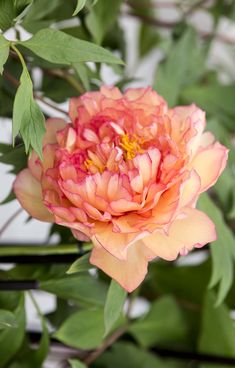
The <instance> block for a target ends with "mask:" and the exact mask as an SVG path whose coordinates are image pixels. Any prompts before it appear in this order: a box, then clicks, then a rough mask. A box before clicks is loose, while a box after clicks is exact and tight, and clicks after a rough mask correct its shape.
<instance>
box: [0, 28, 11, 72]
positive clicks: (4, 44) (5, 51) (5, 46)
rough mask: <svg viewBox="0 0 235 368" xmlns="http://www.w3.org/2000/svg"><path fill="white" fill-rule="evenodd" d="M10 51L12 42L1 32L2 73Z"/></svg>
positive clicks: (0, 60) (0, 68)
mask: <svg viewBox="0 0 235 368" xmlns="http://www.w3.org/2000/svg"><path fill="white" fill-rule="evenodd" d="M9 51H10V42H9V41H7V40H6V39H5V38H4V37H3V36H2V35H1V34H0V74H2V72H3V65H4V64H5V62H6V61H7V59H8V55H9Z"/></svg>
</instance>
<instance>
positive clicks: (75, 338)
mask: <svg viewBox="0 0 235 368" xmlns="http://www.w3.org/2000/svg"><path fill="white" fill-rule="evenodd" d="M103 334H104V321H103V309H92V310H82V311H79V312H76V313H74V314H72V315H71V316H70V317H69V318H68V319H67V320H66V321H65V322H64V323H63V324H62V326H61V327H60V328H59V330H58V331H56V333H55V334H54V336H55V337H56V338H57V339H58V340H59V341H62V342H63V343H64V344H66V345H69V346H72V347H74V348H77V349H95V348H96V347H98V346H99V345H100V344H101V343H102V337H103Z"/></svg>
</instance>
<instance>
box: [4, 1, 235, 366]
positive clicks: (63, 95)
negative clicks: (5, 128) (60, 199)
mask: <svg viewBox="0 0 235 368" xmlns="http://www.w3.org/2000/svg"><path fill="white" fill-rule="evenodd" d="M123 19H125V21H126V22H127V21H128V20H130V21H131V20H133V19H135V20H136V22H137V23H138V35H137V37H136V48H137V52H138V57H137V59H136V68H137V67H138V65H139V64H140V63H141V62H143V61H144V60H145V59H146V58H151V55H152V54H153V53H154V52H156V51H157V52H158V53H159V58H158V60H160V62H159V63H157V62H156V68H155V69H156V70H155V75H154V80H153V88H154V89H156V90H157V91H158V93H160V94H162V95H163V96H164V97H165V98H166V100H167V101H168V103H169V105H170V106H174V105H179V104H190V103H192V102H195V103H196V104H197V105H198V106H200V107H201V108H203V109H204V110H205V111H206V113H207V127H208V130H210V131H212V132H213V133H214V135H215V136H216V138H217V139H218V140H219V141H220V142H222V143H223V144H225V145H226V146H227V147H229V149H230V154H229V162H228V166H227V168H226V170H225V171H224V173H223V175H222V176H221V178H220V179H219V181H218V183H217V184H216V185H215V187H214V188H213V189H212V190H211V191H210V193H209V194H205V195H203V196H202V198H201V199H200V201H199V207H200V208H201V209H202V210H203V211H205V212H206V213H207V214H208V215H209V216H210V217H211V218H212V220H213V221H214V222H215V224H216V228H217V232H218V239H217V241H216V242H214V243H213V244H211V245H208V246H207V247H204V248H203V249H202V250H200V251H198V250H195V251H194V252H193V253H191V254H190V255H189V256H187V257H185V258H184V259H180V260H178V261H176V262H171V263H168V262H164V261H156V262H152V263H151V264H150V267H149V273H148V276H147V278H146V280H145V282H144V283H143V284H142V285H141V287H140V288H139V289H138V290H137V291H136V292H134V293H133V294H131V295H129V296H126V294H125V293H124V291H123V290H122V289H120V287H119V286H118V285H117V284H116V283H115V282H111V283H110V280H109V279H108V278H107V277H106V276H105V275H104V274H102V273H101V272H100V271H99V272H91V270H90V268H91V266H90V265H89V263H88V255H87V254H85V255H84V256H83V257H82V258H79V259H78V260H77V261H75V263H74V264H73V265H72V266H71V264H70V263H71V262H70V263H69V262H68V263H66V262H65V263H64V264H51V265H43V264H42V265H15V266H13V267H12V268H10V269H9V270H4V269H2V270H0V281H4V280H8V281H9V280H18V281H20V280H31V279H35V280H37V288H38V289H39V290H42V291H46V292H49V293H52V294H54V295H55V296H56V298H57V308H56V310H55V311H54V312H53V313H50V314H48V315H42V314H41V312H40V310H39V308H38V305H37V302H36V301H35V299H34V294H33V293H32V292H31V291H27V292H22V291H1V292H0V367H3V368H4V367H9V368H19V367H21V368H28V367H29V368H30V367H34V368H37V367H38V368H39V367H44V366H45V367H46V365H45V360H46V357H47V356H48V353H49V352H50V351H53V349H55V347H57V349H58V346H59V347H60V348H59V349H61V351H62V353H61V367H66V366H71V367H72V368H82V367H83V368H84V367H86V366H92V367H94V368H95V367H97V368H106V367H109V368H110V367H112V368H119V367H120V366H122V367H123V368H127V367H128V368H129V367H135V368H152V367H153V368H154V367H159V368H184V367H192V368H194V367H195V368H196V367H198V368H204V367H209V368H215V367H219V368H224V367H226V366H228V365H227V363H228V361H227V363H226V358H234V359H235V328H234V312H233V311H234V310H235V282H234V260H235V238H234V231H235V172H234V168H235V151H234V134H235V69H234V60H235V48H234V46H235V32H234V33H233V35H232V33H231V34H230V33H226V34H225V33H223V32H221V31H220V30H221V23H222V22H224V21H226V22H227V23H228V24H229V25H230V26H233V27H234V26H235V24H234V22H235V2H234V1H233V0H230V1H229V0H227V1H226V0H224V1H222V0H209V1H206V0H204V1H200V0H195V1H190V0H164V1H161V0H126V1H124V0H115V1H110V0H93V1H92V0H77V1H76V0H67V1H64V0H53V1H48V0H0V29H1V31H2V33H1V34H0V71H2V70H3V67H4V71H3V73H2V75H0V116H1V117H4V118H12V115H13V132H14V136H15V146H14V148H13V147H12V145H11V144H6V143H1V144H0V152H1V156H0V162H1V163H4V164H7V165H10V166H9V171H10V172H12V173H14V174H17V173H18V172H19V171H20V170H21V169H22V168H23V167H25V166H26V160H27V155H26V153H25V148H26V152H27V153H29V152H30V151H31V149H32V148H34V149H36V150H37V152H39V154H40V151H41V143H40V139H39V140H38V138H40V137H42V136H43V134H44V116H43V114H42V112H41V109H42V110H43V112H44V115H45V118H47V117H48V116H49V115H50V114H49V113H48V112H45V111H44V110H45V109H43V107H44V108H45V106H46V107H48V106H49V107H50V108H52V109H54V110H55V111H57V112H58V114H60V115H61V114H62V115H63V116H64V115H66V111H64V108H63V107H62V106H63V103H64V102H66V101H67V100H68V98H69V97H71V96H78V95H80V94H82V93H84V92H85V91H88V90H96V89H98V88H99V86H100V85H101V84H102V83H104V81H105V78H104V74H105V73H104V72H103V66H104V64H106V65H108V67H107V66H106V68H108V69H105V70H106V71H107V70H109V73H110V70H111V72H112V75H114V76H115V81H116V84H117V85H118V86H119V87H120V88H126V87H128V86H130V85H133V83H134V84H135V85H138V83H141V85H144V84H145V79H146V75H142V77H141V78H140V77H139V75H138V76H137V75H136V74H135V70H134V68H132V69H131V70H130V69H128V57H130V52H131V51H130V50H129V49H128V47H127V37H128V35H127V34H126V28H125V27H123V24H124V23H123ZM204 19H206V21H205V22H204ZM204 23H205V24H204ZM207 23H209V25H210V27H209V28H208V27H207V26H205V25H206V24H207ZM204 26H205V27H204ZM12 28H13V30H14V34H15V40H16V41H15V42H14V43H11V44H10V42H9V41H8V40H7V35H8V32H9V29H12ZM22 30H24V31H26V32H27V34H28V35H29V36H30V35H32V36H33V38H32V40H34V39H36V40H37V42H34V41H32V40H31V41H29V42H28V43H27V41H26V42H25V41H22V40H21V35H22ZM59 31H60V32H59ZM61 32H63V33H61ZM24 34H25V33H24ZM34 37H35V38H34ZM79 40H82V41H86V42H89V43H83V42H80V41H79ZM218 42H219V43H220V45H222V46H220V47H221V48H220V50H221V52H223V50H226V53H228V54H229V56H230V62H231V64H230V66H229V65H225V64H223V63H222V62H221V60H220V59H219V58H218V60H216V63H211V54H212V53H213V50H214V48H215V46H216V44H217V43H218ZM72 44H73V45H74V48H75V51H74V54H73V55H71V50H70V45H72ZM129 46H130V45H129ZM97 52H98V54H99V57H98V58H97ZM22 57H23V62H22V60H21V59H22ZM121 60H123V61H124V63H122V62H121ZM87 62H89V63H87ZM231 65H232V66H231ZM22 67H23V73H22ZM19 80H21V87H20V88H21V90H20V89H18V91H17V87H18V86H19ZM16 91H17V94H16ZM25 96H26V97H27V99H26V100H27V101H26V100H25V98H26V97H25ZM22 101H26V102H27V103H22ZM28 101H30V104H31V105H30V106H27V104H28ZM38 103H39V104H40V107H39V105H38ZM61 104H62V105H61ZM13 106H14V109H13ZM13 110H14V112H13ZM32 110H33V114H34V115H33V117H35V116H37V119H36V121H37V124H36V125H35V127H34V128H35V130H36V132H37V136H36V140H35V139H34V138H33V137H32V132H31V131H30V126H31V125H30V124H29V122H30V121H31V120H32V115H30V113H29V111H32ZM14 115H15V116H14ZM19 116H21V117H22V116H24V119H23V120H24V122H23V120H22V119H21V120H22V121H21V120H20V117H19ZM34 120H35V119H34ZM23 123H24V124H23ZM22 124H23V125H22ZM38 142H39V143H38ZM13 199H14V195H13V194H12V193H9V195H8V196H7V198H6V199H5V200H4V201H3V202H2V204H3V203H7V202H9V201H11V200H13ZM29 220H30V219H29ZM53 234H59V236H60V244H58V247H57V246H56V247H54V251H55V252H56V249H58V252H59V249H61V248H59V247H60V246H61V244H67V246H68V247H69V246H71V247H72V248H71V249H74V248H73V246H74V247H75V249H76V247H77V245H76V244H74V239H73V237H72V236H71V233H70V231H69V230H68V229H65V228H63V227H60V226H58V225H53V226H52V227H51V231H50V236H51V235H53ZM48 241H49V239H48ZM79 247H80V248H83V244H79ZM10 249H11V248H9V250H8V254H9V255H10V254H11V250H10ZM38 249H39V248H38ZM3 251H5V253H4V252H3ZM3 255H6V248H5V247H4V244H2V245H1V246H0V256H3ZM109 284H110V285H109ZM26 294H28V296H29V297H30V298H31V299H32V302H33V304H34V306H35V310H36V312H37V313H38V315H39V318H40V320H41V326H42V328H41V331H42V332H41V334H39V335H37V334H36V335H34V334H32V333H29V331H28V330H27V329H26V317H27V316H26V312H25V306H24V305H25V303H24V301H25V295H26ZM124 303H125V308H124V312H123V305H124ZM142 304H144V305H145V306H146V308H145V312H144V313H143V314H142V315H140V313H139V314H138V313H137V314H136V313H135V312H134V311H135V309H136V305H137V309H138V310H141V305H142ZM138 306H139V307H138ZM49 331H50V333H49ZM59 343H62V344H63V345H64V346H63V349H64V350H63V349H62V345H58V344H59ZM63 352H64V353H63ZM63 354H64V355H63ZM203 354H204V355H203ZM216 357H217V358H216ZM223 359H224V360H223ZM206 360H208V361H207V363H206ZM208 362H209V363H208ZM231 365H232V366H235V363H234V364H233V363H231V361H230V366H231Z"/></svg>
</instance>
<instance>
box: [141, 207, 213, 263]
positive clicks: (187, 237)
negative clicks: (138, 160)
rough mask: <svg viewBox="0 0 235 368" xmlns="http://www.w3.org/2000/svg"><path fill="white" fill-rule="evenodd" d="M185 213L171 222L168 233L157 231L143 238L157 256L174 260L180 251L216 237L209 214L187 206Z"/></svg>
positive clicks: (203, 243) (190, 248) (205, 242)
mask: <svg viewBox="0 0 235 368" xmlns="http://www.w3.org/2000/svg"><path fill="white" fill-rule="evenodd" d="M184 215H185V217H184V218H182V219H178V220H175V221H174V222H173V223H172V224H171V226H170V229H169V234H168V235H163V234H161V233H158V232H156V233H154V234H151V235H149V236H147V237H146V238H144V239H142V241H143V243H144V244H145V245H146V246H147V247H148V248H149V249H151V250H152V251H153V252H154V253H155V255H156V256H158V257H161V258H163V259H166V260H168V261H172V260H174V259H176V257H177V256H178V254H179V253H180V251H182V250H185V249H186V250H188V251H190V250H192V249H193V247H195V246H196V247H199V246H203V245H205V244H207V243H209V242H211V241H214V240H215V239H216V232H215V226H214V224H213V222H212V221H211V220H210V219H209V217H207V215H205V214H204V213H203V212H201V211H198V210H196V209H192V208H185V209H184Z"/></svg>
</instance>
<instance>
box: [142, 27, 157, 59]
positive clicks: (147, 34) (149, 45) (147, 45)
mask: <svg viewBox="0 0 235 368" xmlns="http://www.w3.org/2000/svg"><path fill="white" fill-rule="evenodd" d="M158 42H159V35H158V33H157V32H156V28H155V27H153V26H149V25H148V24H144V23H143V24H141V26H140V31H139V53H140V56H141V57H144V56H146V54H148V53H149V52H150V51H152V49H153V48H154V47H155V46H156V44H157V43H158Z"/></svg>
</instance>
